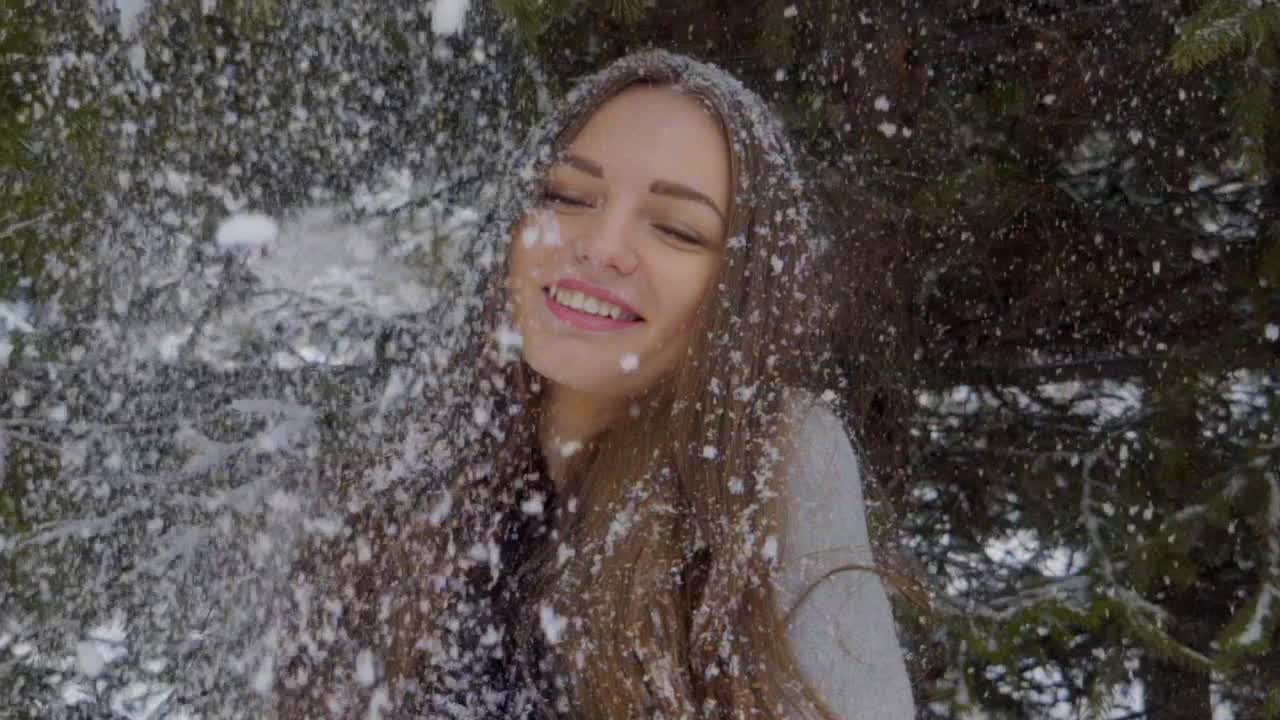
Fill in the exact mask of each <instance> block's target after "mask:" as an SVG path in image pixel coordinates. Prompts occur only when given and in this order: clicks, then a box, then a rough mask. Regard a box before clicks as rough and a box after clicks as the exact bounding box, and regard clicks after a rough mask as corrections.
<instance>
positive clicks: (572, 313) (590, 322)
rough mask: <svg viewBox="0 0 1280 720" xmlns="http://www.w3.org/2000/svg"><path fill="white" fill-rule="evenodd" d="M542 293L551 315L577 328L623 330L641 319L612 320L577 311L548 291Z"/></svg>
mask: <svg viewBox="0 0 1280 720" xmlns="http://www.w3.org/2000/svg"><path fill="white" fill-rule="evenodd" d="M562 287H564V286H562ZM542 294H543V296H544V298H545V302H546V303H547V310H549V311H551V314H552V315H555V316H556V317H557V318H559V319H560V320H563V321H564V322H565V323H567V324H569V325H572V326H573V327H576V328H578V329H579V330H591V331H595V332H600V331H607V330H625V329H627V328H632V327H635V326H636V325H639V324H640V323H641V322H642V321H641V320H614V319H613V318H608V317H602V316H600V315H592V314H591V313H584V312H579V311H577V310H574V309H573V308H569V307H565V306H564V305H561V304H560V303H558V302H556V301H555V300H552V299H551V293H550V292H549V291H545V290H544V291H543V293H542Z"/></svg>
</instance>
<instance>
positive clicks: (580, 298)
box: [551, 285, 634, 320]
mask: <svg viewBox="0 0 1280 720" xmlns="http://www.w3.org/2000/svg"><path fill="white" fill-rule="evenodd" d="M551 299H552V300H554V301H555V302H557V303H559V304H561V305H564V306H565V307H570V308H573V309H574V310H577V311H579V312H584V313H590V314H592V315H599V316H601V317H607V318H613V319H614V320H620V319H622V318H623V317H624V316H626V317H627V319H629V320H630V319H634V317H633V316H631V315H629V314H628V313H626V312H625V311H624V310H623V309H622V308H620V307H618V306H617V305H614V304H613V303H607V302H605V301H603V300H601V299H599V298H594V297H589V296H587V295H584V294H582V293H580V292H577V291H576V290H561V289H560V288H557V287H556V286H554V285H552V286H551Z"/></svg>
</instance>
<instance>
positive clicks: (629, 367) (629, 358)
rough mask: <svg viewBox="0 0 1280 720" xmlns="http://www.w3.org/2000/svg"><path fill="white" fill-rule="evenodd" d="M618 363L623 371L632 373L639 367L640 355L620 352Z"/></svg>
mask: <svg viewBox="0 0 1280 720" xmlns="http://www.w3.org/2000/svg"><path fill="white" fill-rule="evenodd" d="M618 365H619V367H621V368H622V372H624V373H633V372H635V371H636V370H638V369H640V356H639V355H636V354H635V353H622V357H620V358H618Z"/></svg>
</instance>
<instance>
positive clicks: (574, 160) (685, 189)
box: [560, 153, 729, 228]
mask: <svg viewBox="0 0 1280 720" xmlns="http://www.w3.org/2000/svg"><path fill="white" fill-rule="evenodd" d="M560 162H562V163H564V164H565V165H568V166H569V167H571V168H574V169H575V170H580V171H582V172H584V173H586V174H588V175H590V176H592V177H596V178H600V179H604V168H602V167H600V165H599V163H596V162H594V161H592V160H588V159H586V158H584V157H582V156H580V155H573V154H570V153H565V154H564V155H563V156H561V158H560ZM649 192H651V193H654V194H655V195H667V196H669V197H674V198H680V199H681V200H692V201H693V202H696V203H701V204H703V205H706V206H707V207H709V208H711V210H712V211H713V212H715V214H716V217H718V218H720V222H722V223H724V226H725V227H726V228H727V227H729V220H728V219H727V218H725V216H724V212H723V211H721V210H720V207H719V206H718V205H716V204H715V202H714V201H713V200H712V199H711V198H709V197H707V196H706V195H704V194H702V193H700V192H698V191H697V190H694V189H693V188H691V187H689V186H688V185H681V184H680V183H674V182H670V181H667V180H654V181H653V183H652V184H651V185H649Z"/></svg>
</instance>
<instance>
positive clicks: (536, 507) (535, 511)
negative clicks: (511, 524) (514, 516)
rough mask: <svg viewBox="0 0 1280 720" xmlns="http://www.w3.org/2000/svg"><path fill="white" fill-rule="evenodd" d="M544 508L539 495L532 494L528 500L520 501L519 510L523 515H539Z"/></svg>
mask: <svg viewBox="0 0 1280 720" xmlns="http://www.w3.org/2000/svg"><path fill="white" fill-rule="evenodd" d="M544 509H545V508H544V505H543V500H542V496H541V495H534V496H533V497H531V498H529V499H528V500H525V501H524V502H522V503H520V512H522V513H524V514H525V515H541V514H542V513H543V510H544Z"/></svg>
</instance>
